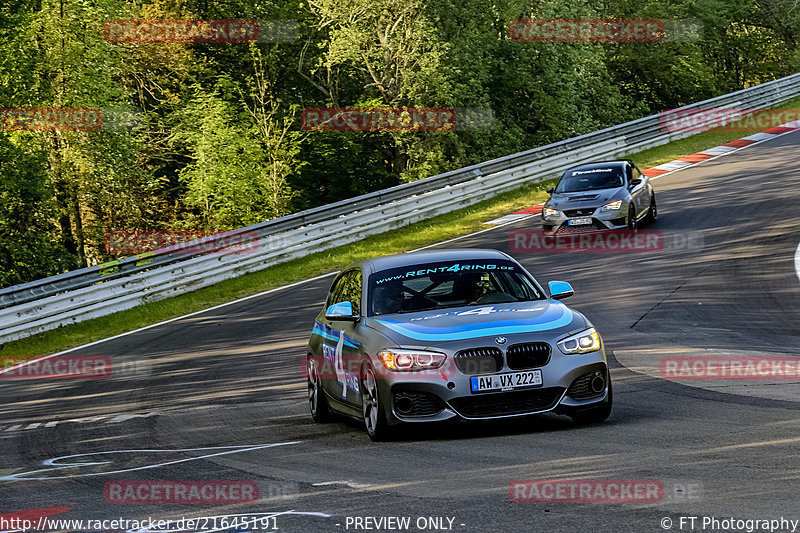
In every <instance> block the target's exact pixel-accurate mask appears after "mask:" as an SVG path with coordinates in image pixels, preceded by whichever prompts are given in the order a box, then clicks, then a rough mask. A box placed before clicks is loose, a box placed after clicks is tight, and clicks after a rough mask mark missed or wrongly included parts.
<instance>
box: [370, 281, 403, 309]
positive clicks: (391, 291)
mask: <svg viewBox="0 0 800 533" xmlns="http://www.w3.org/2000/svg"><path fill="white" fill-rule="evenodd" d="M374 290H375V299H374V300H373V301H374V302H375V303H374V304H373V305H374V309H373V311H374V312H375V314H376V315H390V314H392V313H399V312H400V311H402V310H403V300H404V298H403V283H402V282H399V281H390V282H387V283H383V284H381V285H378V286H377V287H375V289H374Z"/></svg>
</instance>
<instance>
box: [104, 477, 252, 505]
mask: <svg viewBox="0 0 800 533" xmlns="http://www.w3.org/2000/svg"><path fill="white" fill-rule="evenodd" d="M103 496H104V497H105V500H106V502H107V503H114V504H162V503H165V504H203V505H208V504H229V503H250V502H254V501H256V500H258V485H257V484H256V483H255V482H253V481H163V480H162V481H109V482H108V483H106V484H105V486H104V487H103Z"/></svg>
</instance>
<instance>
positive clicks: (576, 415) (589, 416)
mask: <svg viewBox="0 0 800 533" xmlns="http://www.w3.org/2000/svg"><path fill="white" fill-rule="evenodd" d="M613 403H614V392H613V390H612V388H611V380H610V379H609V381H608V397H607V398H606V399H605V401H604V402H603V403H602V404H600V405H598V406H596V407H590V408H589V409H584V410H580V411H574V412H573V413H572V414H571V415H570V416H571V417H572V420H574V421H575V423H576V424H581V425H583V424H599V423H600V422H603V421H605V419H606V418H608V417H609V416H610V415H611V406H612V404H613Z"/></svg>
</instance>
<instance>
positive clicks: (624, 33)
mask: <svg viewBox="0 0 800 533" xmlns="http://www.w3.org/2000/svg"><path fill="white" fill-rule="evenodd" d="M508 38H509V39H511V40H512V41H525V42H547V43H557V42H562V43H568V42H594V43H611V42H622V43H624V42H645V43H654V42H658V41H661V40H663V39H664V22H663V21H661V20H658V19H590V18H587V19H516V20H512V21H511V22H510V23H509V24H508Z"/></svg>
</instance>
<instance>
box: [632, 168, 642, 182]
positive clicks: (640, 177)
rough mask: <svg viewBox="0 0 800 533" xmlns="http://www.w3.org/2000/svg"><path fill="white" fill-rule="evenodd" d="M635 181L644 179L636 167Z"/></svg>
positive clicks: (634, 171) (634, 172) (634, 170)
mask: <svg viewBox="0 0 800 533" xmlns="http://www.w3.org/2000/svg"><path fill="white" fill-rule="evenodd" d="M633 179H635V180H640V179H642V173H641V172H639V169H638V168H636V167H633Z"/></svg>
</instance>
